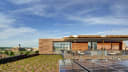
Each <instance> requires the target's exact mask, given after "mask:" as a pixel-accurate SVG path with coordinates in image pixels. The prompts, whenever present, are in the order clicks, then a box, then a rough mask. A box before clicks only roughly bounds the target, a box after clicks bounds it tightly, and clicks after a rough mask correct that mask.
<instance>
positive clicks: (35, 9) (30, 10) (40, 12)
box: [10, 4, 47, 16]
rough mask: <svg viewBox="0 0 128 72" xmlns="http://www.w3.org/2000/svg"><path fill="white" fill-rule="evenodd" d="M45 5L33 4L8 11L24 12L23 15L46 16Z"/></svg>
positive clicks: (12, 12)
mask: <svg viewBox="0 0 128 72" xmlns="http://www.w3.org/2000/svg"><path fill="white" fill-rule="evenodd" d="M46 8H47V6H46V5H40V4H39V5H33V6H29V7H26V8H21V9H16V10H13V11H10V13H11V14H25V15H37V16H47V15H46V12H45V9H46Z"/></svg>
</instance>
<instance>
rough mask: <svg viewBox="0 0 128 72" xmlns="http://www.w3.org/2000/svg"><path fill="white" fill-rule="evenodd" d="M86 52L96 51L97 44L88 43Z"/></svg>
mask: <svg viewBox="0 0 128 72" xmlns="http://www.w3.org/2000/svg"><path fill="white" fill-rule="evenodd" d="M88 50H97V42H88Z"/></svg>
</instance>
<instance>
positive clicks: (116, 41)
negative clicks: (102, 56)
mask: <svg viewBox="0 0 128 72" xmlns="http://www.w3.org/2000/svg"><path fill="white" fill-rule="evenodd" d="M127 40H128V35H106V36H101V35H71V36H69V37H64V38H62V39H39V53H40V54H52V53H59V52H62V51H78V50H80V51H86V50H123V49H125V47H124V43H123V41H127Z"/></svg>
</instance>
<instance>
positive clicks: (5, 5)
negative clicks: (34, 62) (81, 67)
mask: <svg viewBox="0 0 128 72" xmlns="http://www.w3.org/2000/svg"><path fill="white" fill-rule="evenodd" d="M127 34H128V0H0V46H1V47H15V46H17V45H18V44H19V43H20V44H21V45H22V46H23V47H38V40H39V38H62V37H64V36H69V35H127Z"/></svg>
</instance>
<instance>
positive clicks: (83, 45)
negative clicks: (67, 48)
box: [72, 43, 88, 51]
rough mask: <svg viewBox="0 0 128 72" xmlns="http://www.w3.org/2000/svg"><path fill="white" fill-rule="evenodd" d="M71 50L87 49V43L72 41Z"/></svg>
mask: <svg viewBox="0 0 128 72" xmlns="http://www.w3.org/2000/svg"><path fill="white" fill-rule="evenodd" d="M72 50H73V51H76V50H81V51H85V50H88V43H72Z"/></svg>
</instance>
